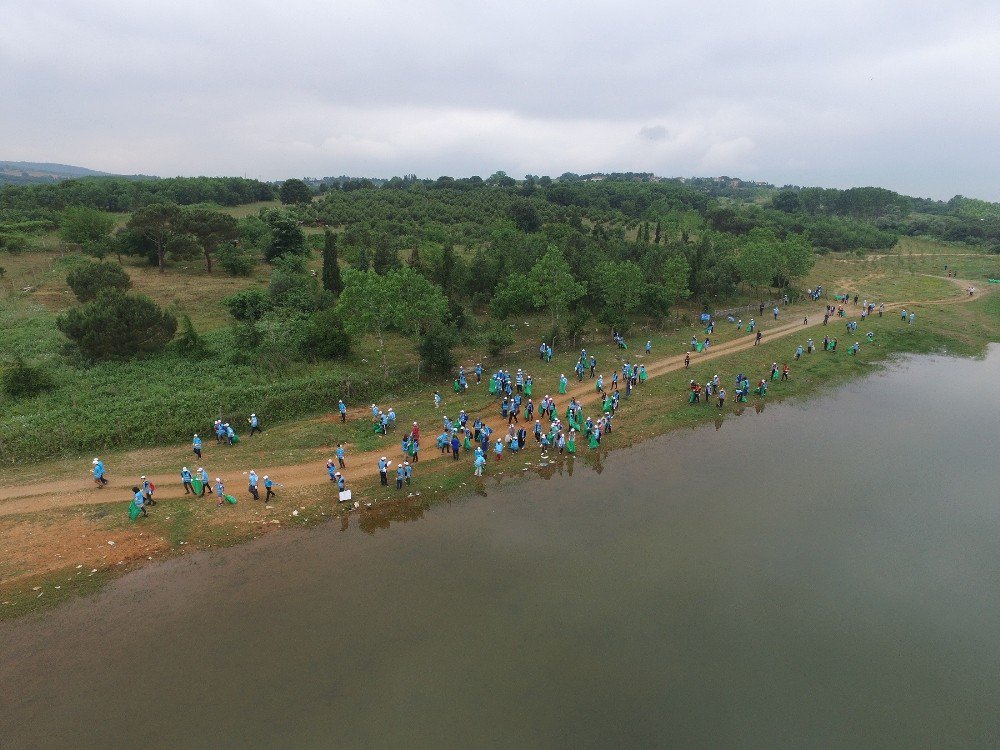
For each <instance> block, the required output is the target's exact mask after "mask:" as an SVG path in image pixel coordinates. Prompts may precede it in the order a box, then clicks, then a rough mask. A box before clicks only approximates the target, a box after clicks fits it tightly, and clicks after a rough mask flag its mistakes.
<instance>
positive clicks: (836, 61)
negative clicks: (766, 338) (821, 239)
mask: <svg viewBox="0 0 1000 750" xmlns="http://www.w3.org/2000/svg"><path fill="white" fill-rule="evenodd" d="M0 100H2V102H3V106H0V159H6V160H24V161H55V162H62V163H68V164H76V165H80V166H86V167H91V168H93V169H101V170H106V171H113V172H124V173H146V174H158V175H163V176H169V175H176V174H185V175H195V174H210V175H215V174H227V175H233V174H236V175H242V174H246V175H247V176H251V177H260V178H264V179H278V178H284V177H290V176H317V177H320V176H326V175H340V174H351V175H370V176H392V175H396V174H400V175H401V174H406V173H416V174H418V175H420V176H422V177H437V176H439V175H442V174H446V175H452V176H456V177H458V176H468V175H472V174H479V175H482V176H484V177H485V176H488V175H489V174H491V173H493V172H495V171H496V170H498V169H502V170H505V171H506V172H507V173H508V174H511V175H513V176H516V177H521V176H523V175H524V174H526V173H534V174H550V175H553V176H555V175H559V174H561V173H562V172H566V171H571V172H580V173H583V172H591V171H629V170H631V171H651V172H655V173H657V174H660V175H668V176H674V175H699V176H709V175H720V174H728V175H735V176H741V177H745V178H749V179H763V180H767V181H770V182H774V183H777V184H779V185H780V184H785V183H793V184H801V185H823V186H834V187H847V186H851V185H880V186H884V187H890V188H894V189H897V190H900V191H903V192H906V193H910V194H916V195H925V196H930V197H937V198H947V197H950V196H952V195H954V194H956V193H962V194H964V195H971V196H977V197H982V198H988V199H991V200H1000V179H997V175H1000V131H998V127H997V125H998V123H1000V3H998V2H997V0H985V1H983V2H979V1H976V0H968V1H964V0H948V1H947V2H935V3H931V2H922V1H921V0H868V1H867V2H861V1H859V0H836V1H835V2H828V1H827V0H797V1H796V2H785V1H784V0H767V1H766V2H765V1H761V0H742V1H740V2H730V1H729V0H708V2H705V1H702V2H697V1H695V2H692V1H691V0H685V1H684V2H675V1H674V0H666V1H661V2H628V1H627V0H624V1H623V0H619V1H618V2H597V1H589V0H578V1H577V2H561V0H557V1H551V0H550V1H548V2H546V1H545V0H534V1H533V2H522V1H521V0H504V1H503V2H499V1H497V0H486V1H485V2H483V1H482V0H480V1H479V2H473V1H472V0H467V1H466V2H457V1H452V2H448V1H446V0H408V1H406V2H401V1H398V0H383V2H367V1H365V0H350V1H347V0H315V1H313V2H308V1H307V0H282V1H281V2H274V0H267V2H262V1H258V0H240V2H222V1H219V0H198V1H194V0H170V1H169V2H164V1H162V0H148V2H147V1H143V2H137V1H136V0H87V2H83V1H82V0H0Z"/></svg>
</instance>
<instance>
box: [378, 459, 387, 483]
mask: <svg viewBox="0 0 1000 750" xmlns="http://www.w3.org/2000/svg"><path fill="white" fill-rule="evenodd" d="M378 478H379V482H380V483H381V484H382V486H383V487H388V486H389V461H388V460H387V459H386V457H385V456H382V458H380V459H379V460H378Z"/></svg>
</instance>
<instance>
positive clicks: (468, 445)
mask: <svg viewBox="0 0 1000 750" xmlns="http://www.w3.org/2000/svg"><path fill="white" fill-rule="evenodd" d="M462 447H463V448H465V450H467V451H471V450H472V441H471V440H469V436H468V435H466V436H465V442H463V443H462Z"/></svg>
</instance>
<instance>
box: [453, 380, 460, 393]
mask: <svg viewBox="0 0 1000 750" xmlns="http://www.w3.org/2000/svg"><path fill="white" fill-rule="evenodd" d="M453 387H454V389H455V393H458V392H459V391H460V390H461V389H462V386H461V385H460V384H459V382H458V381H457V380H456V381H455V384H454V386H453Z"/></svg>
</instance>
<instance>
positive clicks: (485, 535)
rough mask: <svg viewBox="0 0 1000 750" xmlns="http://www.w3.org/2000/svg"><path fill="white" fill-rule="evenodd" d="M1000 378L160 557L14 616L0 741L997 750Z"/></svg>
mask: <svg viewBox="0 0 1000 750" xmlns="http://www.w3.org/2000/svg"><path fill="white" fill-rule="evenodd" d="M997 382H1000V348H997V347H993V348H991V350H990V354H989V356H988V357H987V358H986V359H984V360H979V361H975V360H956V359H950V358H947V357H920V358H912V359H908V360H905V361H903V362H900V363H898V364H895V365H893V366H891V367H890V368H889V369H888V370H886V371H885V372H882V373H879V374H877V375H873V376H871V377H869V378H866V379H864V380H859V381H855V382H853V383H851V384H849V385H847V386H844V387H841V388H838V389H837V390H836V391H835V392H831V393H828V394H826V395H822V396H820V397H817V398H815V399H812V400H808V401H802V402H796V403H785V404H771V405H769V406H767V408H765V409H764V410H763V411H762V412H760V413H755V412H754V410H753V409H749V410H747V411H746V413H744V414H743V415H742V416H739V417H731V418H730V419H727V420H726V421H725V422H724V423H723V424H722V425H721V428H720V429H716V428H714V427H712V426H708V427H703V428H699V429H696V430H693V431H686V432H683V433H675V434H673V435H670V436H666V437H663V438H658V439H655V440H650V441H648V442H646V443H643V444H642V445H639V446H636V447H633V448H629V449H623V450H617V451H612V452H611V453H609V454H608V455H607V456H606V457H605V458H604V460H603V462H602V471H601V472H600V473H597V472H595V471H594V470H592V469H590V468H588V467H586V466H584V465H583V464H582V462H578V463H577V465H576V466H575V470H574V471H573V473H572V476H569V475H568V472H565V471H563V472H562V473H558V472H557V473H555V474H554V475H553V476H551V477H548V478H541V477H532V478H529V479H527V480H525V481H516V482H508V483H504V484H500V485H498V484H496V483H495V482H493V481H487V482H486V484H485V489H486V493H487V494H486V496H481V495H475V494H472V495H470V496H468V497H463V498H457V499H456V500H455V501H453V502H451V503H447V504H442V505H439V506H435V507H434V508H432V509H431V510H430V511H428V512H426V513H425V514H423V517H422V518H420V519H419V520H416V521H414V522H411V523H398V522H397V523H392V524H391V525H389V527H388V528H383V529H378V530H376V531H374V532H373V533H366V531H364V530H362V529H361V528H359V524H358V522H357V519H356V518H353V519H352V520H351V522H350V524H349V525H348V527H347V528H346V529H342V528H341V524H340V523H338V522H335V523H329V524H325V525H323V526H321V527H317V528H312V529H308V530H304V531H293V532H281V533H277V534H273V535H269V536H268V537H266V538H263V539H260V540H258V541H256V542H253V543H251V544H247V545H244V546H241V547H238V548H235V549H230V550H223V551H218V552H209V553H198V554H194V555H190V556H187V557H184V558H180V559H176V560H171V561H168V562H165V563H162V564H157V565H152V566H150V567H148V568H145V569H143V570H140V571H137V572H135V573H132V574H129V575H127V576H125V577H124V578H122V579H120V580H118V581H116V582H114V583H113V584H112V585H111V586H109V587H108V588H107V589H106V590H105V591H103V592H102V593H101V594H99V595H97V596H94V597H91V598H88V599H80V600H76V601H72V602H69V603H68V604H66V605H64V606H61V607H59V608H58V609H56V610H54V611H52V612H49V613H46V614H44V615H42V616H36V617H31V618H27V619H23V620H21V621H17V622H13V623H7V624H4V625H2V626H0V643H2V644H3V646H2V652H0V654H2V655H0V684H2V685H3V698H2V699H0V746H2V747H4V748H13V747H17V748H20V747H74V748H90V747H95V748H97V747H100V748H108V747H170V748H176V747H247V748H258V747H260V748H269V747H295V748H303V747H304V748H310V747H316V748H331V747H338V748H339V747H365V748H373V747H376V748H381V747H405V748H425V747H427V748H431V747H434V748H441V747H457V748H479V747H509V748H589V747H595V748H616V747H642V748H645V747H706V748H707V747H713V748H714V747H741V748H744V747H749V748H756V747H760V748H780V747H794V748H837V747H844V748H857V747H901V748H912V747H935V748H938V747H963V748H968V747H996V746H998V745H1000V638H998V635H1000V543H998V542H1000V489H998V487H1000V485H998V482H997V472H998V458H1000V438H998V429H997V427H998V417H1000V389H997V387H996V383H997ZM642 403H643V402H642V400H641V399H640V400H639V401H638V402H636V401H635V399H633V403H631V404H629V407H628V408H636V407H637V406H638V405H640V404H642ZM713 408H714V407H713ZM584 450H586V449H584ZM492 466H493V465H492V463H491V468H492ZM507 468H508V469H509V468H511V465H510V464H508V467H507ZM470 475H471V469H470ZM366 528H369V529H370V528H371V526H367V527H366Z"/></svg>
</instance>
